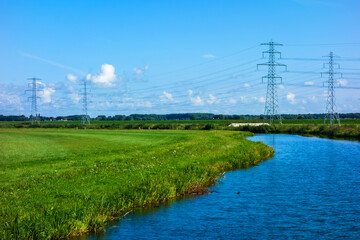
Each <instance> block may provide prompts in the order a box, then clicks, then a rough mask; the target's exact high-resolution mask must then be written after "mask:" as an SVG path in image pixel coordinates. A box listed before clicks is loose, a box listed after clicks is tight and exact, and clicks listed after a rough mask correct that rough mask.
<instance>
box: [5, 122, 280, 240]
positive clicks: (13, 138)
mask: <svg viewBox="0 0 360 240" xmlns="http://www.w3.org/2000/svg"><path fill="white" fill-rule="evenodd" d="M247 135H249V133H243V132H234V131H143V130H137V131H134V130H132V131H124V130H122V131H119V130H89V129H87V130H82V129H78V130H76V129H0V141H1V142H2V144H1V145H0V165H1V168H0V181H1V191H0V192H1V197H0V206H1V211H0V216H1V217H0V238H1V239H59V238H67V237H71V236H77V235H81V234H84V233H86V232H89V231H94V232H98V231H102V230H103V229H104V227H105V226H106V224H108V223H109V222H110V221H113V220H116V219H119V218H120V217H121V216H123V215H124V214H126V213H127V212H129V211H131V210H132V209H133V208H135V207H138V206H143V205H149V204H158V203H159V202H162V201H166V200H168V199H171V198H176V197H179V196H181V195H185V194H187V193H191V192H196V190H197V189H203V188H204V187H207V186H209V185H211V184H213V183H214V181H215V180H216V179H217V178H218V177H219V176H221V174H222V173H223V172H224V171H227V170H231V169H236V168H246V167H250V166H253V165H256V164H258V163H259V162H261V161H263V160H265V159H268V158H270V157H271V156H273V154H274V152H273V149H272V148H270V147H268V146H266V145H265V144H263V143H261V142H251V141H249V140H246V139H244V138H243V137H244V136H247Z"/></svg>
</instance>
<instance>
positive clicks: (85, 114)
mask: <svg viewBox="0 0 360 240" xmlns="http://www.w3.org/2000/svg"><path fill="white" fill-rule="evenodd" d="M86 81H87V80H86V78H85V79H84V82H83V89H82V90H83V91H82V93H81V94H82V95H83V99H82V102H83V114H82V117H81V123H82V124H83V125H85V124H88V125H90V117H89V115H88V110H87V109H88V93H87V82H86Z"/></svg>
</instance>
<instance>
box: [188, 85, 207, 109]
mask: <svg viewBox="0 0 360 240" xmlns="http://www.w3.org/2000/svg"><path fill="white" fill-rule="evenodd" d="M188 94H189V97H190V101H191V102H192V103H193V104H194V105H195V106H201V105H204V100H203V99H201V97H200V96H193V94H194V92H193V90H191V89H190V90H188Z"/></svg>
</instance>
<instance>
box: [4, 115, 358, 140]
mask: <svg viewBox="0 0 360 240" xmlns="http://www.w3.org/2000/svg"><path fill="white" fill-rule="evenodd" d="M231 123H263V120H233V121H229V120H183V121H93V122H92V123H91V125H86V126H84V125H82V124H81V122H79V121H69V122H42V123H40V124H39V125H38V124H34V125H31V124H30V123H29V122H0V128H77V129H79V128H86V129H137V130H138V129H147V130H153V129H169V130H215V129H216V130H235V131H249V132H253V133H283V134H298V135H305V136H308V135H312V136H320V137H327V138H340V139H355V140H360V119H342V120H341V124H342V125H341V126H337V125H335V126H330V125H324V120H323V119H284V120H283V125H282V126H280V125H279V124H277V125H275V126H274V125H273V126H256V127H255V126H242V127H229V125H230V124H231Z"/></svg>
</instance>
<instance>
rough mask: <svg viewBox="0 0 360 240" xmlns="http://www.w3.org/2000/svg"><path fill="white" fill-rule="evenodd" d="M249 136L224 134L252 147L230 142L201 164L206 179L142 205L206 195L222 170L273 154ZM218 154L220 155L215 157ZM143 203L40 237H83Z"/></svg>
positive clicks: (249, 165)
mask: <svg viewBox="0 0 360 240" xmlns="http://www.w3.org/2000/svg"><path fill="white" fill-rule="evenodd" d="M44 130H45V129H44ZM80 131H82V130H80ZM215 132H216V131H215ZM224 132H226V131H224ZM252 135H254V134H252V133H250V132H247V133H242V134H239V135H238V134H231V135H228V136H236V137H235V138H234V139H233V137H231V138H229V141H231V140H232V139H233V140H236V139H244V141H245V142H244V143H245V145H247V144H249V143H250V144H251V146H252V147H251V148H249V149H248V150H246V149H245V152H244V153H245V154H244V155H241V154H240V155H239V152H235V153H233V150H236V149H237V148H236V145H234V147H235V148H234V147H232V148H229V149H227V151H225V152H223V154H221V155H215V156H212V158H213V160H214V161H209V162H208V165H206V166H205V167H206V168H207V169H208V172H205V173H210V172H211V173H213V174H212V175H211V177H210V178H209V175H208V174H205V177H203V176H199V181H194V182H192V183H190V185H186V190H183V191H181V192H178V193H177V194H176V196H175V197H168V198H161V199H158V201H153V202H146V205H149V206H151V205H154V206H155V205H156V204H159V203H162V202H166V201H169V200H174V199H178V198H182V197H184V196H188V195H194V194H196V195H201V194H206V193H207V189H208V187H209V186H212V185H214V184H216V182H217V181H218V180H219V179H221V177H222V176H223V173H224V172H225V171H231V170H235V169H244V168H249V167H252V166H256V165H258V164H259V163H260V162H262V161H265V160H267V159H269V158H271V157H273V156H274V150H273V148H271V147H269V146H267V145H265V144H264V143H260V142H258V143H255V142H252V141H250V140H247V139H245V137H248V136H252ZM241 141H242V140H241ZM239 144H241V143H240V142H239ZM239 146H240V145H239ZM249 146H250V145H249ZM218 156H221V157H218ZM241 156H245V157H241ZM227 157H228V159H227ZM216 159H222V160H220V161H216ZM207 161H208V160H207ZM214 170H215V171H217V172H216V174H214V173H215V171H214ZM204 179H205V180H204ZM144 205H145V204H137V205H132V206H131V207H128V208H121V209H119V210H118V211H116V212H113V214H108V215H107V216H105V215H99V216H100V218H101V217H105V218H104V222H95V223H96V225H94V228H93V227H90V228H83V229H79V228H76V227H75V228H72V231H68V232H67V233H65V234H62V235H52V236H51V237H50V235H48V237H47V238H44V239H64V238H74V237H79V236H85V235H87V234H89V233H91V232H101V231H104V230H105V227H106V226H108V225H109V224H110V223H112V222H114V221H117V220H120V219H121V218H123V216H124V215H126V214H127V213H128V212H129V211H131V210H133V209H134V208H135V207H142V206H144ZM19 219H20V218H16V219H15V220H14V221H15V222H14V223H15V225H13V226H14V227H16V226H19V225H18V224H21V222H22V221H21V220H20V221H19ZM105 219H106V220H105ZM95 220H96V219H95ZM8 224H10V222H8ZM8 227H9V226H8ZM2 230H5V229H2ZM14 230H16V229H14ZM3 234H5V235H2V236H3V237H4V236H9V235H6V233H3ZM0 239H11V238H6V237H4V238H2V237H1V235H0ZM24 239H38V238H31V237H27V238H24ZM39 239H40V238H39ZM41 239H43V238H41Z"/></svg>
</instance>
